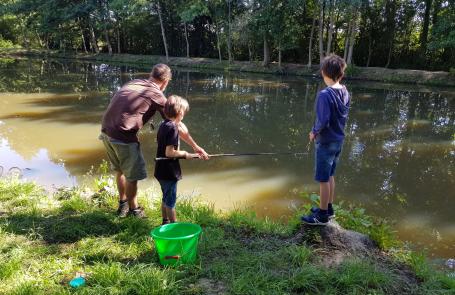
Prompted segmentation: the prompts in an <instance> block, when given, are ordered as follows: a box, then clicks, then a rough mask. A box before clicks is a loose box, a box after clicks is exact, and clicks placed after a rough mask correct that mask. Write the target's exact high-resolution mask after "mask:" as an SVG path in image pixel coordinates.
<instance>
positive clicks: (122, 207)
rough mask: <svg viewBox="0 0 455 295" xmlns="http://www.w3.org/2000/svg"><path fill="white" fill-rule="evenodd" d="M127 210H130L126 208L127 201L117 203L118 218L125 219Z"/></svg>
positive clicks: (128, 207)
mask: <svg viewBox="0 0 455 295" xmlns="http://www.w3.org/2000/svg"><path fill="white" fill-rule="evenodd" d="M129 210H130V206H128V201H124V202H122V201H120V202H118V209H117V215H118V217H126V216H127V215H128V211H129Z"/></svg>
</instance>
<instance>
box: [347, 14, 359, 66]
mask: <svg viewBox="0 0 455 295" xmlns="http://www.w3.org/2000/svg"><path fill="white" fill-rule="evenodd" d="M356 18H357V13H354V18H353V21H352V22H353V24H352V27H351V37H350V38H349V51H348V59H347V60H346V63H347V64H348V65H350V64H351V63H352V52H353V51H354V43H355V35H356V31H357V20H356Z"/></svg>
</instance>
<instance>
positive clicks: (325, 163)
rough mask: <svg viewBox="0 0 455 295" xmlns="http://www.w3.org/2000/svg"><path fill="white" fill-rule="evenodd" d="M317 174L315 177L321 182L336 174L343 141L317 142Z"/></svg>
mask: <svg viewBox="0 0 455 295" xmlns="http://www.w3.org/2000/svg"><path fill="white" fill-rule="evenodd" d="M315 146H316V148H315V174H314V179H315V180H316V181H319V182H327V181H329V178H330V176H333V175H334V174H335V169H336V167H337V163H338V160H339V159H340V154H341V147H342V146H343V141H334V142H329V143H319V142H316V144H315Z"/></svg>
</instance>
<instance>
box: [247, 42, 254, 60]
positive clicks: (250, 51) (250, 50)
mask: <svg viewBox="0 0 455 295" xmlns="http://www.w3.org/2000/svg"><path fill="white" fill-rule="evenodd" d="M248 59H249V61H250V62H252V61H253V50H252V49H251V42H250V41H248Z"/></svg>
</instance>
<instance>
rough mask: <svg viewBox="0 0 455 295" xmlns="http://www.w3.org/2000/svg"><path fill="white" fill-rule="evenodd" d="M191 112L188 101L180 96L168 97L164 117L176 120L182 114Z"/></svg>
mask: <svg viewBox="0 0 455 295" xmlns="http://www.w3.org/2000/svg"><path fill="white" fill-rule="evenodd" d="M189 110H190V105H189V104H188V101H187V100H186V99H184V98H182V97H180V96H178V95H171V96H169V97H168V99H167V101H166V104H165V105H164V115H166V117H167V118H168V119H174V118H176V117H177V115H178V114H179V113H180V112H183V114H186V113H187V112H188V111H189Z"/></svg>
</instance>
